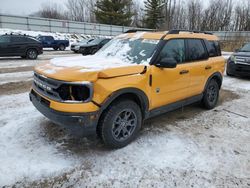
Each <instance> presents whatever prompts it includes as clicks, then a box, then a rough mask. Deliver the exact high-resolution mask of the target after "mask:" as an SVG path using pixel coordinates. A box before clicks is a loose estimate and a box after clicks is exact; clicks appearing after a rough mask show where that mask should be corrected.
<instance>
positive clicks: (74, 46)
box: [70, 39, 94, 53]
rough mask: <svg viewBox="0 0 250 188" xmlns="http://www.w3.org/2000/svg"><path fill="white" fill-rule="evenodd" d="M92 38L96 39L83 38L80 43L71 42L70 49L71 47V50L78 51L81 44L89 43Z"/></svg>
mask: <svg viewBox="0 0 250 188" xmlns="http://www.w3.org/2000/svg"><path fill="white" fill-rule="evenodd" d="M92 40H94V39H84V40H81V41H80V42H78V43H73V44H71V46H70V49H71V51H73V52H75V53H78V52H79V50H80V47H81V46H84V45H86V44H88V43H89V42H91V41H92Z"/></svg>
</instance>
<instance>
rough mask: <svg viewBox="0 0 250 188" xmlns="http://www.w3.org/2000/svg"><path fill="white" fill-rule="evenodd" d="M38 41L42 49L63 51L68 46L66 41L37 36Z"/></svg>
mask: <svg viewBox="0 0 250 188" xmlns="http://www.w3.org/2000/svg"><path fill="white" fill-rule="evenodd" d="M38 40H39V41H40V42H41V43H42V45H43V47H44V48H53V49H54V50H58V49H59V50H60V51H64V50H65V49H66V47H68V46H69V41H68V40H55V39H54V37H52V36H39V37H38Z"/></svg>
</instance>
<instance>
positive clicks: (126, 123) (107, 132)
mask: <svg viewBox="0 0 250 188" xmlns="http://www.w3.org/2000/svg"><path fill="white" fill-rule="evenodd" d="M141 124H142V114H141V109H140V107H139V106H138V105H137V104H136V103H135V102H133V101H130V100H120V101H117V102H115V103H114V104H112V105H111V106H110V107H109V108H108V109H107V111H106V112H105V113H104V114H103V115H102V117H101V120H100V123H99V125H98V130H97V131H98V132H97V133H98V135H99V136H101V139H102V140H103V142H104V144H105V145H106V146H107V147H110V148H122V147H124V146H126V145H128V144H129V143H130V142H131V141H133V140H134V139H135V138H136V136H137V135H138V133H139V130H140V129H141Z"/></svg>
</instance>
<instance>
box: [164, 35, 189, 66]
mask: <svg viewBox="0 0 250 188" xmlns="http://www.w3.org/2000/svg"><path fill="white" fill-rule="evenodd" d="M159 56H160V59H163V58H173V59H175V60H176V61H177V63H183V62H185V60H186V57H185V42H184V39H172V40H169V41H167V43H166V44H165V46H164V47H163V49H162V50H161V52H160V55H159Z"/></svg>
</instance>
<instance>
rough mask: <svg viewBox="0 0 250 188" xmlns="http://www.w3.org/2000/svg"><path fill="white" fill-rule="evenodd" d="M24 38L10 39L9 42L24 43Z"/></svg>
mask: <svg viewBox="0 0 250 188" xmlns="http://www.w3.org/2000/svg"><path fill="white" fill-rule="evenodd" d="M26 41H27V40H26V38H24V37H15V36H14V37H11V42H16V43H22V42H26Z"/></svg>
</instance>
